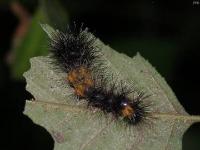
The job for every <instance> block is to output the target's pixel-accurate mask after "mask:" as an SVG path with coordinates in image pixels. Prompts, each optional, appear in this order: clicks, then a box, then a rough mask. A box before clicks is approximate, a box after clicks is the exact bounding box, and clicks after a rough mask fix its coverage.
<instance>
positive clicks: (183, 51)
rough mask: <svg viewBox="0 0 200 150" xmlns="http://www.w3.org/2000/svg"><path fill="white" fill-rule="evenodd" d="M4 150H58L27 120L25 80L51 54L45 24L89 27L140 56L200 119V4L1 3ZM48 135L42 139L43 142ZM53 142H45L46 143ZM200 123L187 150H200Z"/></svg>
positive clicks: (174, 0)
mask: <svg viewBox="0 0 200 150" xmlns="http://www.w3.org/2000/svg"><path fill="white" fill-rule="evenodd" d="M0 19H1V21H0V88H1V90H0V91H1V98H0V99H1V105H0V106H1V109H0V111H1V115H2V117H1V126H2V127H1V128H0V133H1V137H3V140H1V142H2V144H1V149H13V148H14V149H52V147H53V144H54V141H53V139H52V137H51V136H50V135H49V133H48V132H47V131H46V130H45V129H44V128H43V127H40V126H39V125H36V124H34V123H33V122H32V120H31V119H30V118H28V117H27V116H25V115H23V114H22V112H23V110H24V105H25V100H26V99H30V98H31V97H32V96H31V94H29V93H28V92H26V91H25V80H24V78H23V77H22V74H23V72H24V71H26V70H27V69H28V68H29V67H30V66H29V61H28V60H29V58H31V57H33V56H38V55H43V54H47V53H48V49H47V47H45V45H46V37H45V34H44V33H43V31H42V30H41V28H40V26H39V22H45V23H46V22H47V23H49V24H51V25H53V26H54V27H56V28H60V29H65V28H66V25H67V24H68V23H71V22H73V21H76V22H77V24H78V23H82V22H83V23H84V24H85V25H86V26H87V27H89V28H90V31H92V32H94V34H95V35H96V36H97V37H99V38H100V39H101V40H102V41H103V42H105V43H106V44H109V45H110V46H111V47H112V48H114V49H116V50H119V52H123V53H126V54H127V55H129V56H131V57H132V56H134V55H135V54H136V52H140V54H141V55H142V56H143V57H145V58H146V59H148V60H149V62H150V63H151V64H152V65H153V66H155V67H156V69H157V71H158V72H159V73H160V74H161V75H162V76H163V77H165V79H166V81H167V82H168V84H169V85H170V86H171V88H172V89H173V91H174V92H175V93H176V96H177V97H178V99H179V101H180V103H181V104H182V105H183V106H184V108H185V109H186V111H187V112H188V113H189V114H192V115H200V108H199V106H200V105H199V104H200V103H199V101H200V98H199V90H200V88H199V87H200V85H199V83H200V82H199V80H200V79H199V77H200V73H199V65H200V61H199V59H200V52H199V50H200V42H199V41H200V1H198V0H194V1H192V0H188V1H180V0H179V1H178V0H171V1H170V0H169V1H167V0H166V1H158V0H152V1H148V0H132V1H131V0H130V1H128V0H123V1H117V0H115V1H111V0H105V1H104V0H84V1H83V0H66V1H64V0H63V1H61V0H60V1H58V0H52V1H51V2H48V1H47V0H40V1H33V0H29V1H26V0H19V1H1V2H0ZM41 135H42V136H41ZM44 136H45V138H41V137H44ZM199 140H200V124H194V125H192V126H191V127H190V128H189V129H188V131H187V132H186V133H185V134H184V137H183V149H184V150H187V149H190V150H198V149H200V142H199Z"/></svg>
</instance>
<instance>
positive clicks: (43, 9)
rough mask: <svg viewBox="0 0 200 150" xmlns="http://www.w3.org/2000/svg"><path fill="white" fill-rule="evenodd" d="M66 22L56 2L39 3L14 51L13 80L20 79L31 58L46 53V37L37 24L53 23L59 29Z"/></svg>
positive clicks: (45, 1)
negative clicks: (26, 31) (25, 32)
mask: <svg viewBox="0 0 200 150" xmlns="http://www.w3.org/2000/svg"><path fill="white" fill-rule="evenodd" d="M53 14H54V15H53ZM55 15H56V16H55ZM58 16H59V17H58ZM67 20H68V16H67V13H66V11H65V10H64V8H62V5H61V4H60V3H59V2H58V1H56V0H53V1H47V0H41V1H40V6H39V8H38V9H37V11H36V13H35V14H34V16H33V19H32V22H31V26H30V28H29V30H28V33H27V34H26V35H25V37H24V39H22V42H21V43H20V45H19V46H18V47H17V48H16V49H14V54H15V61H14V63H13V65H12V68H11V69H12V75H13V77H14V78H18V79H21V78H22V74H23V73H24V71H26V70H27V69H28V68H29V59H30V58H31V57H34V56H40V55H45V54H47V53H48V46H47V36H46V35H45V33H44V31H42V29H41V27H40V25H39V23H40V22H50V23H51V22H55V25H56V26H58V27H61V26H63V24H64V25H67ZM65 27H66V26H65Z"/></svg>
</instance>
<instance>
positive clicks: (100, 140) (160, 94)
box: [24, 25, 200, 150]
mask: <svg viewBox="0 0 200 150" xmlns="http://www.w3.org/2000/svg"><path fill="white" fill-rule="evenodd" d="M42 27H43V29H44V30H45V31H46V32H47V33H48V35H49V36H50V35H52V34H56V32H59V31H54V30H53V28H51V27H50V26H48V25H42ZM50 38H51V36H50ZM95 44H96V45H97V46H98V47H99V48H101V49H102V52H103V54H104V59H105V62H106V64H107V66H108V67H109V69H110V71H111V72H112V71H113V72H115V73H117V74H119V75H120V77H121V78H122V79H123V80H124V81H126V82H128V83H132V82H133V81H134V83H137V85H138V88H142V89H145V91H146V92H147V93H149V94H151V95H152V96H151V97H150V98H148V99H146V101H149V102H150V103H151V107H150V110H151V115H152V117H153V118H151V120H149V123H147V124H140V125H139V126H131V127H125V126H124V125H123V124H121V123H120V122H119V121H115V120H113V119H112V117H111V116H110V115H106V116H105V115H103V114H102V113H101V112H99V111H97V112H93V111H91V110H90V109H88V108H87V106H86V104H85V103H84V102H85V101H80V102H78V101H77V99H76V98H75V97H74V96H73V89H72V88H71V87H69V85H68V84H67V83H66V74H65V73H64V72H62V71H59V70H58V69H55V66H54V65H53V64H52V60H51V58H49V57H48V56H46V57H44V56H40V57H35V58H32V59H31V69H30V70H29V71H28V72H26V73H24V76H25V78H26V81H27V90H28V91H29V92H31V93H32V94H33V95H34V97H35V99H36V100H35V101H29V102H27V103H26V107H25V112H24V113H25V114H27V115H28V116H29V117H30V118H32V119H33V121H34V122H35V123H37V124H39V125H41V126H43V127H45V128H46V129H47V130H48V131H49V132H50V133H51V135H52V137H53V138H54V140H55V150H66V149H72V150H77V149H81V150H100V149H104V150H111V149H114V150H122V149H127V150H131V149H133V150H147V149H148V150H156V149H159V150H165V149H167V150H174V149H176V150H178V149H181V145H182V144H181V139H182V135H183V133H184V131H185V130H186V129H187V128H188V127H189V126H190V125H191V124H192V123H194V122H199V121H200V117H199V116H190V115H188V114H187V113H186V112H185V110H184V109H183V107H182V106H181V105H180V103H179V102H178V100H177V98H176V97H175V95H174V93H173V92H172V90H171V89H170V88H169V86H168V85H167V83H166V82H165V80H164V79H163V78H162V77H161V76H160V75H159V74H158V73H157V72H156V70H155V69H154V68H153V67H152V66H151V65H150V64H149V63H148V61H146V60H145V59H144V58H143V57H142V56H140V55H139V54H137V55H136V56H134V57H133V58H130V57H128V56H126V55H124V54H120V53H118V52H116V51H114V50H113V49H112V48H110V47H109V46H106V45H105V44H103V43H102V42H101V41H100V40H97V41H96V43H95Z"/></svg>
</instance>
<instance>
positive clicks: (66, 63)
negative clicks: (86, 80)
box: [50, 26, 99, 72]
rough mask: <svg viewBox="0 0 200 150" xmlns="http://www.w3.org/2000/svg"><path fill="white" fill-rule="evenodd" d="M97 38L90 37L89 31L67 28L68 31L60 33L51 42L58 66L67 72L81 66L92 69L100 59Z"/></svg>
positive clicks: (51, 48)
mask: <svg viewBox="0 0 200 150" xmlns="http://www.w3.org/2000/svg"><path fill="white" fill-rule="evenodd" d="M95 40H96V38H95V37H94V36H90V35H89V33H88V29H87V28H85V29H82V28H77V27H76V26H75V27H74V28H73V29H70V28H69V27H68V28H67V31H66V32H65V33H64V32H60V31H59V32H58V33H57V34H55V35H54V36H53V40H51V42H50V50H51V53H52V54H53V57H54V58H55V59H56V60H57V61H58V64H60V66H61V67H62V69H64V70H65V71H66V72H69V71H70V70H71V69H74V68H76V67H79V66H80V65H83V66H86V67H87V68H90V67H91V66H92V65H93V64H94V63H95V62H96V59H97V58H98V51H99V50H98V48H97V47H96V46H95V44H94V42H95Z"/></svg>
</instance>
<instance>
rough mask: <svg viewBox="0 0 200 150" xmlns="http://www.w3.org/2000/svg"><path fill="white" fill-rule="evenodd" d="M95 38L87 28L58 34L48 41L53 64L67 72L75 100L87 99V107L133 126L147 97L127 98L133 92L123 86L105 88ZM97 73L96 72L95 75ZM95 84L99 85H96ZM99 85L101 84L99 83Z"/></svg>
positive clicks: (140, 118) (141, 117)
mask: <svg viewBox="0 0 200 150" xmlns="http://www.w3.org/2000/svg"><path fill="white" fill-rule="evenodd" d="M95 41H96V38H95V37H94V36H91V34H90V33H89V32H88V29H87V28H85V29H82V27H81V28H77V27H76V26H74V28H68V29H67V31H66V32H65V33H64V32H60V31H59V32H57V34H55V35H53V37H52V38H51V41H50V48H51V53H52V56H53V58H54V59H55V60H56V64H58V66H59V67H61V68H62V69H63V71H64V72H66V74H67V77H66V80H67V81H68V83H69V84H70V86H71V87H72V88H73V89H74V93H75V95H76V96H78V98H80V99H82V98H84V99H86V100H87V101H88V105H89V106H92V107H95V108H99V109H101V110H102V111H104V112H106V113H112V114H113V115H114V116H115V117H116V118H123V120H125V121H126V122H127V123H128V124H131V125H134V124H137V123H140V122H141V121H143V120H144V119H145V117H146V114H147V111H146V107H147V106H146V105H144V103H143V101H142V100H143V99H144V98H146V96H145V94H144V93H143V92H137V93H138V94H137V96H135V97H134V98H130V97H129V96H128V95H129V94H130V93H131V91H134V90H135V89H130V88H128V87H126V86H124V87H122V88H121V90H120V91H119V92H115V90H116V87H117V86H118V85H117V84H116V83H111V84H110V85H111V88H110V89H106V88H105V87H107V85H108V81H107V80H106V77H104V74H103V73H101V74H100V73H98V72H104V69H103V68H104V66H103V63H101V60H100V58H101V51H100V50H99V49H98V47H96V46H95V44H94V43H95ZM96 72H97V73H96ZM97 81H98V82H97ZM99 82H100V83H99Z"/></svg>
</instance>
